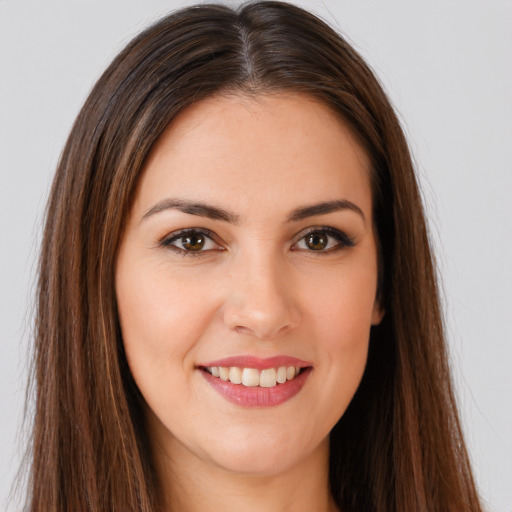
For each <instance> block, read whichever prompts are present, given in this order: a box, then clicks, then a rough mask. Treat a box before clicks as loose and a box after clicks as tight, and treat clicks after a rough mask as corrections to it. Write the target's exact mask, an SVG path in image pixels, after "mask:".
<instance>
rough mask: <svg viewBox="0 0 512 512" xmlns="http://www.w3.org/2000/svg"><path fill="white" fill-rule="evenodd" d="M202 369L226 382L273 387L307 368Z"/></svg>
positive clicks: (222, 367)
mask: <svg viewBox="0 0 512 512" xmlns="http://www.w3.org/2000/svg"><path fill="white" fill-rule="evenodd" d="M200 369H201V370H203V371H204V372H206V373H208V374H210V375H211V376H212V377H215V378H217V379H219V380H222V381H224V382H231V383H232V384H240V385H242V386H246V387H261V388H272V387H275V386H278V385H280V384H285V383H286V382H288V381H291V380H293V379H295V377H297V376H298V375H300V374H301V373H302V372H303V371H304V370H306V369H307V368H301V367H299V366H278V367H276V368H266V369H263V370H258V369H256V368H240V367H238V366H203V367H200Z"/></svg>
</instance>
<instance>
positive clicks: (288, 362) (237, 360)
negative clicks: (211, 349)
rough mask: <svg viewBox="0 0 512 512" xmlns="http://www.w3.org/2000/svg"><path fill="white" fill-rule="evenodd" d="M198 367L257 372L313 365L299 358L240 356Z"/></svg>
mask: <svg viewBox="0 0 512 512" xmlns="http://www.w3.org/2000/svg"><path fill="white" fill-rule="evenodd" d="M197 366H198V367H202V368H204V367H207V366H210V367H211V366H224V367H231V366H237V367H238V368H255V369H257V370H265V369H266V368H278V367H280V366H298V367H300V368H307V367H309V366H312V364H311V363H309V362H307V361H304V360H302V359H298V358H297V357H291V356H285V355H281V356H274V357H267V358H261V357H256V356H249V355H240V356H231V357H225V358H223V359H216V360H215V361H209V362H206V363H202V364H199V365H197Z"/></svg>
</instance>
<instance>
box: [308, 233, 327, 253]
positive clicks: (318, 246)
mask: <svg viewBox="0 0 512 512" xmlns="http://www.w3.org/2000/svg"><path fill="white" fill-rule="evenodd" d="M327 243H328V240H327V236H326V235H325V234H324V233H311V234H309V235H307V236H306V245H307V246H308V247H309V248H310V249H312V250H313V251H322V250H323V249H325V248H326V247H327Z"/></svg>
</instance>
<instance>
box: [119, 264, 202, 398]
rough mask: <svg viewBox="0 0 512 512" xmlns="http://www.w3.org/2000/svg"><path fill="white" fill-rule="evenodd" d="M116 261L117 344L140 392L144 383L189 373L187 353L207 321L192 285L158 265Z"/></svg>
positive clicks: (191, 350)
mask: <svg viewBox="0 0 512 512" xmlns="http://www.w3.org/2000/svg"><path fill="white" fill-rule="evenodd" d="M120 262H121V264H120V265H118V271H117V275H116V294H117V302H118V312H119V318H120V324H121V331H122V337H123V343H124V346H125V351H126V356H127V359H128V364H129V366H130V369H131V371H132V374H133V377H134V379H135V381H136V382H137V384H138V386H139V387H140V388H141V391H143V389H142V388H144V386H147V385H150V381H153V382H158V381H162V380H163V379H164V380H168V379H169V377H170V376H172V378H173V379H176V378H178V376H179V375H182V374H183V372H182V370H183V369H190V368H193V358H192V357H191V354H192V352H193V349H194V347H195V345H196V343H197V340H198V339H199V338H200V335H201V330H202V329H203V326H204V323H205V322H207V321H208V318H209V315H210V311H209V305H208V304H209V303H208V301H206V300H198V297H199V293H198V291H197V290H196V289H195V288H194V286H193V284H192V283H190V282H188V281H187V280H186V279H184V278H180V276H179V275H178V276H177V275H175V274H173V273H171V272H169V269H166V268H165V266H163V265H149V264H144V263H143V262H137V261H133V262H130V261H126V260H122V259H120ZM210 309H211V308H210ZM177 370H180V371H177ZM143 394H144V392H143Z"/></svg>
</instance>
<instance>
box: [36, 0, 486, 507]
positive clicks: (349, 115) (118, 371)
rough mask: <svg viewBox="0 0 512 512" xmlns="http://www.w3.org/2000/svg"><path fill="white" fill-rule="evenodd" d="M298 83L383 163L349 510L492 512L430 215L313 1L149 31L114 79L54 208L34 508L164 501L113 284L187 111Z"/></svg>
mask: <svg viewBox="0 0 512 512" xmlns="http://www.w3.org/2000/svg"><path fill="white" fill-rule="evenodd" d="M278 91H294V92H300V93H304V94H308V95H311V96H313V97H315V98H317V99H319V100H320V101H322V102H323V103H324V104H326V105H328V106H329V107H330V108H331V109H332V110H333V111H334V112H336V113H337V114H338V115H339V116H340V117H341V118H342V119H343V120H344V122H345V123H347V124H348V126H350V127H351V129H352V131H353V133H354V134H355V135H356V136H357V137H358V139H359V141H360V142H361V144H362V145H363V147H364V148H365V149H366V151H367V153H368V155H369V157H370V159H371V162H372V191H373V198H374V222H375V225H376V228H377V233H378V241H379V260H380V277H379V279H380V284H379V298H380V301H381V303H382V305H383V307H384V309H385V311H386V314H385V317H384V320H383V322H382V323H381V324H380V325H379V326H377V327H374V328H372V333H371V338H370V351H369V356H368V363H367V368H366V371H365V374H364V377H363V380H362V382H361V385H360V387H359V389H358V391H357V393H356V395H355V396H354V398H353V400H352V402H351V404H350V406H349V408H348V410H347V411H346V413H345V414H344V415H343V417H342V418H341V419H340V421H339V422H338V424H337V425H336V426H335V428H334V429H333V431H332V433H331V454H330V484H331V492H332V495H333V497H334V499H335V501H336V503H337V504H338V506H339V507H340V509H341V510H343V511H345V512H347V511H365V510H375V511H383V512H384V511H387V512H391V511H407V512H419V511H425V512H426V511H429V512H431V511H434V510H435V511H453V512H464V511H473V512H474V511H480V510H481V508H480V504H479V499H478V496H477V493H476V490H475V485H474V481H473V477H472V474H471V469H470V465H469V462H468V456H467V453H466V449H465V447H464V442H463V439H462V433H461V427H460V422H459V418H458V415H457V411H456V406H455V401H454V396H453V392H452V385H451V381H450V373H449V368H448V364H447V354H446V347H445V340H444V334H443V325H442V317H441V313H440V308H439V300H438V290H437V284H436V274H435V268H434V265H433V258H432V254H431V250H430V245H429V240H428V234H427V229H426V223H425V216H424V213H423V209H422V204H421V198H420V194H419V191H418V186H417V182H416V178H415V174H414V170H413V166H412V163H411V157H410V155H409V151H408V147H407V143H406V141H405V138H404V135H403V132H402V130H401V128H400V125H399V122H398V120H397V117H396V115H395V113H394V111H393V108H392V106H391V105H390V103H389V101H388V99H387V98H386V96H385V94H384V92H383V91H382V88H381V87H380V85H379V83H378V81H377V79H376V78H375V76H374V75H373V73H372V72H371V70H370V69H369V68H368V66H367V65H366V64H365V63H364V62H363V60H362V59H361V57H360V56H359V55H358V54H357V53H356V52H355V51H354V50H353V49H352V48H351V47H350V46H349V45H348V44H347V42H346V41H345V40H344V39H343V38H342V37H340V36H339V35H338V34H336V33H335V32H334V31H333V30H332V29H330V28H329V27H328V26H327V25H326V24H325V23H323V22H322V21H320V20H319V19H317V18H316V17H314V16H313V15H311V14H309V13H307V12H305V11H303V10H301V9H300V8H298V7H295V6H292V5H289V4H286V3H280V2H256V3H250V4H248V5H245V6H243V7H242V8H240V9H239V10H237V11H235V10H232V9H230V8H227V7H223V6H218V5H204V6H197V7H190V8H186V9H184V10H181V11H179V12H176V13H174V14H171V15H169V16H167V17H166V18H164V19H162V20H161V21H159V22H158V23H156V24H155V25H153V26H151V27H150V28H148V29H147V30H145V31H144V32H143V33H141V34H140V35H139V36H138V37H136V38H135V39H134V40H133V41H132V42H130V43H129V44H128V46H127V47H126V48H125V49H124V50H123V51H122V52H121V53H120V55H119V56H118V57H117V58H116V59H115V60H114V61H113V63H112V64H111V65H110V66H109V67H108V69H107V70H106V71H105V73H104V74H103V76H102V77H101V78H100V79H99V81H98V82H97V84H96V86H95V87H94V89H93V90H92V92H91V94H90V96H89V98H88V99H87V101H86V102H85V105H84V106H83V108H82V110H81V112H80V114H79V115H78V118H77V120H76V122H75V124H74V126H73V129H72V131H71V134H70V136H69V139H68V141H67V144H66V146H65V149H64V151H63V154H62V156H61V159H60V162H59V166H58V169H57V173H56V176H55V181H54V183H53V188H52V191H51V197H50V200H49V204H48V209H47V215H46V227H45V231H44V240H43V245H42V253H41V260H40V268H39V282H38V303H37V308H38V309H37V322H36V335H35V365H34V368H35V369H34V376H35V382H36V411H35V420H34V430H33V447H32V450H33V456H32V466H31V467H32V471H31V480H30V496H29V503H30V506H29V509H30V510H31V511H33V512H35V511H41V512H42V511H50V510H51V511H70V510H73V511H82V510H88V511H97V512H99V511H101V512H105V511H119V510H123V511H144V512H150V511H155V510H158V508H159V502H160V501H159V500H160V492H159V486H158V479H157V475H156V473H155V471H154V466H153V463H152V460H151V456H150V450H149V442H148V439H147V434H146V431H145V428H144V415H143V412H142V403H141V397H140V395H139V393H138V390H137V388H136V386H135V384H134V382H133V379H132V377H131V375H130V372H129V370H128V366H127V362H126V358H125V355H124V350H123V342H122V339H121V335H120V329H119V322H118V316H117V311H116V300H115V293H114V267H115V263H116V255H117V250H118V246H119V241H120V239H121V236H122V233H123V227H124V221H125V219H126V218H127V216H128V212H129V209H130V206H131V203H132V200H133V197H134V193H135V190H136V186H137V181H138V177H139V175H140V172H141V169H142V167H143V164H144V161H145V158H146V156H147V155H148V152H149V151H150V150H151V148H152V146H153V145H154V143H155V141H156V140H157V139H158V137H159V136H160V134H161V133H162V132H163V130H164V129H165V128H166V126H167V125H168V124H169V123H170V122H172V120H173V119H174V118H175V117H176V116H177V114H178V113H179V112H181V111H182V110H183V109H185V108H187V107H188V106H190V105H191V104H193V103H194V102H197V101H200V100H202V99H204V98H206V97H209V96H212V95H215V94H223V93H227V92H242V93H244V94H250V95H257V94H259V93H272V92H278Z"/></svg>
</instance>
